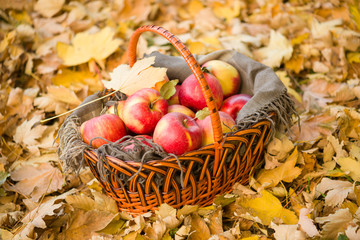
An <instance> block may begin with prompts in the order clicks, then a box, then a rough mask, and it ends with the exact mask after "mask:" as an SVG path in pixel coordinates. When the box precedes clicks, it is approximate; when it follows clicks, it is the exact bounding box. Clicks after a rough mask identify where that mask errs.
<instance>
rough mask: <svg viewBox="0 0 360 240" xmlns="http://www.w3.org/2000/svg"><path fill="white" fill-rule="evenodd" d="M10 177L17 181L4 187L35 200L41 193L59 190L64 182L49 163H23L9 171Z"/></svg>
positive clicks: (59, 173)
mask: <svg viewBox="0 0 360 240" xmlns="http://www.w3.org/2000/svg"><path fill="white" fill-rule="evenodd" d="M10 177H11V179H12V180H14V181H17V183H16V184H15V185H13V186H12V185H6V189H7V190H8V191H15V192H18V193H20V194H22V195H25V196H27V197H30V199H31V200H33V201H35V202H38V201H39V199H40V198H41V197H42V196H43V195H46V194H49V193H52V192H55V191H57V190H60V189H61V188H62V187H63V185H64V183H65V179H64V176H63V175H62V173H61V172H60V170H59V169H58V168H55V167H53V166H52V165H51V164H50V163H41V164H39V165H37V166H35V165H24V166H22V167H21V168H18V169H16V170H15V171H13V172H11V173H10Z"/></svg>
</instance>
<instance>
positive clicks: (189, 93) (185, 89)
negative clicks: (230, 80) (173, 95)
mask: <svg viewBox="0 0 360 240" xmlns="http://www.w3.org/2000/svg"><path fill="white" fill-rule="evenodd" d="M203 74H204V77H205V79H206V81H207V83H208V85H209V87H210V89H211V92H212V94H213V97H214V101H215V103H216V106H217V108H218V109H220V107H221V104H222V102H223V91H222V88H221V84H220V82H219V80H218V79H217V78H216V77H215V76H214V75H212V74H209V73H203ZM180 86H181V88H180V91H179V100H180V104H181V105H184V106H186V107H188V108H190V109H192V110H193V111H195V112H196V111H198V110H201V109H203V108H204V107H207V105H206V101H205V97H204V95H203V92H202V91H201V87H200V84H199V83H198V81H197V79H196V77H195V75H194V74H191V75H190V76H189V77H187V78H186V79H185V80H184V82H183V83H182V84H181V85H180Z"/></svg>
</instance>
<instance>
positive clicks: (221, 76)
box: [80, 60, 251, 155]
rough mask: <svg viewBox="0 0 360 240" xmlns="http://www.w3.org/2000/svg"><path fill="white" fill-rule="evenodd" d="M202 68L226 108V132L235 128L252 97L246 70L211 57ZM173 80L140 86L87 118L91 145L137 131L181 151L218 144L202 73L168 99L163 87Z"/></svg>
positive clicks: (223, 112)
mask: <svg viewBox="0 0 360 240" xmlns="http://www.w3.org/2000/svg"><path fill="white" fill-rule="evenodd" d="M202 67H204V68H205V69H207V71H204V76H205V78H206V80H207V82H208V85H209V87H210V89H211V91H212V93H213V97H214V100H215V102H216V104H217V108H218V109H220V111H219V116H220V120H221V122H222V130H223V133H226V132H229V131H231V130H232V127H233V126H234V125H235V120H236V116H237V114H238V112H239V111H240V110H241V109H242V107H243V106H244V105H245V104H246V103H247V102H248V101H249V100H250V98H251V96H250V95H246V94H239V93H238V92H239V90H240V86H241V79H240V75H239V73H238V71H237V70H236V69H235V68H234V67H233V66H232V65H230V64H228V63H227V62H224V61H221V60H211V61H208V62H206V63H205V64H204V65H203V66H202ZM167 82H169V79H165V80H164V81H160V82H158V83H157V84H156V85H155V86H154V87H153V88H143V89H140V90H138V91H137V92H135V93H133V94H132V95H130V96H128V98H127V99H126V100H122V101H119V102H118V103H117V104H116V105H114V106H111V107H109V109H108V112H107V113H106V114H103V115H100V116H98V117H94V118H92V119H90V120H88V121H86V122H84V123H83V124H82V125H81V127H80V132H81V136H82V138H83V140H84V142H85V143H87V144H90V141H91V146H92V147H94V148H98V147H100V146H101V145H103V144H106V143H107V141H105V140H103V139H106V140H108V141H111V142H115V141H117V140H119V139H121V138H122V137H124V136H125V135H134V136H139V139H140V137H141V138H142V139H145V138H146V139H150V140H152V141H153V142H155V143H157V144H159V145H160V146H161V147H162V148H163V149H164V150H165V151H166V152H168V153H173V154H176V155H182V154H184V153H186V152H189V151H192V150H196V149H198V148H200V147H202V146H205V145H207V144H211V143H213V141H214V139H213V130H212V125H211V119H210V116H209V114H208V112H207V113H206V111H204V109H206V107H207V106H206V102H205V98H204V96H203V93H202V91H201V87H200V85H199V83H198V82H197V79H196V77H195V76H194V75H193V74H192V75H190V76H189V77H187V78H186V79H185V80H184V82H183V83H182V84H181V85H176V86H175V90H176V91H175V94H173V95H172V96H170V97H169V98H168V99H165V98H164V97H162V96H161V94H160V89H161V87H162V86H163V85H164V84H166V83H167ZM115 106H116V107H115ZM199 113H205V116H204V114H199ZM97 137H100V138H97ZM93 138H95V139H93ZM102 138H103V139H102ZM144 143H145V144H146V142H145V140H144ZM130 150H131V149H130Z"/></svg>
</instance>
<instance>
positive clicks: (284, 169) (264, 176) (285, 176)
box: [256, 148, 301, 188]
mask: <svg viewBox="0 0 360 240" xmlns="http://www.w3.org/2000/svg"><path fill="white" fill-rule="evenodd" d="M298 155H299V153H298V150H297V148H295V150H294V151H293V152H292V153H291V155H290V156H289V157H288V159H287V160H286V161H285V162H284V163H283V164H281V165H280V166H279V167H276V168H274V169H270V170H265V169H262V170H260V171H259V173H258V175H257V176H256V180H257V182H258V183H259V184H260V185H262V186H265V187H269V188H270V187H275V186H276V185H277V184H278V183H279V182H280V181H284V182H292V181H293V180H294V179H295V178H297V177H298V176H299V175H300V174H301V169H300V168H298V167H295V165H296V162H297V159H298Z"/></svg>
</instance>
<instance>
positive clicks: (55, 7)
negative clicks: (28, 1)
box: [34, 0, 65, 18]
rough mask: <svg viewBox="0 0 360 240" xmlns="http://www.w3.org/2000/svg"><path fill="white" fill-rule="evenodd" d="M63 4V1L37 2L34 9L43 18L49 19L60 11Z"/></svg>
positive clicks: (43, 0)
mask: <svg viewBox="0 0 360 240" xmlns="http://www.w3.org/2000/svg"><path fill="white" fill-rule="evenodd" d="M64 3H65V0H38V1H37V2H36V4H35V6H34V9H35V11H37V12H38V13H40V14H41V15H43V16H44V17H47V18H50V17H52V16H54V15H55V14H56V13H58V12H59V11H60V10H61V8H62V6H63V5H64Z"/></svg>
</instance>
